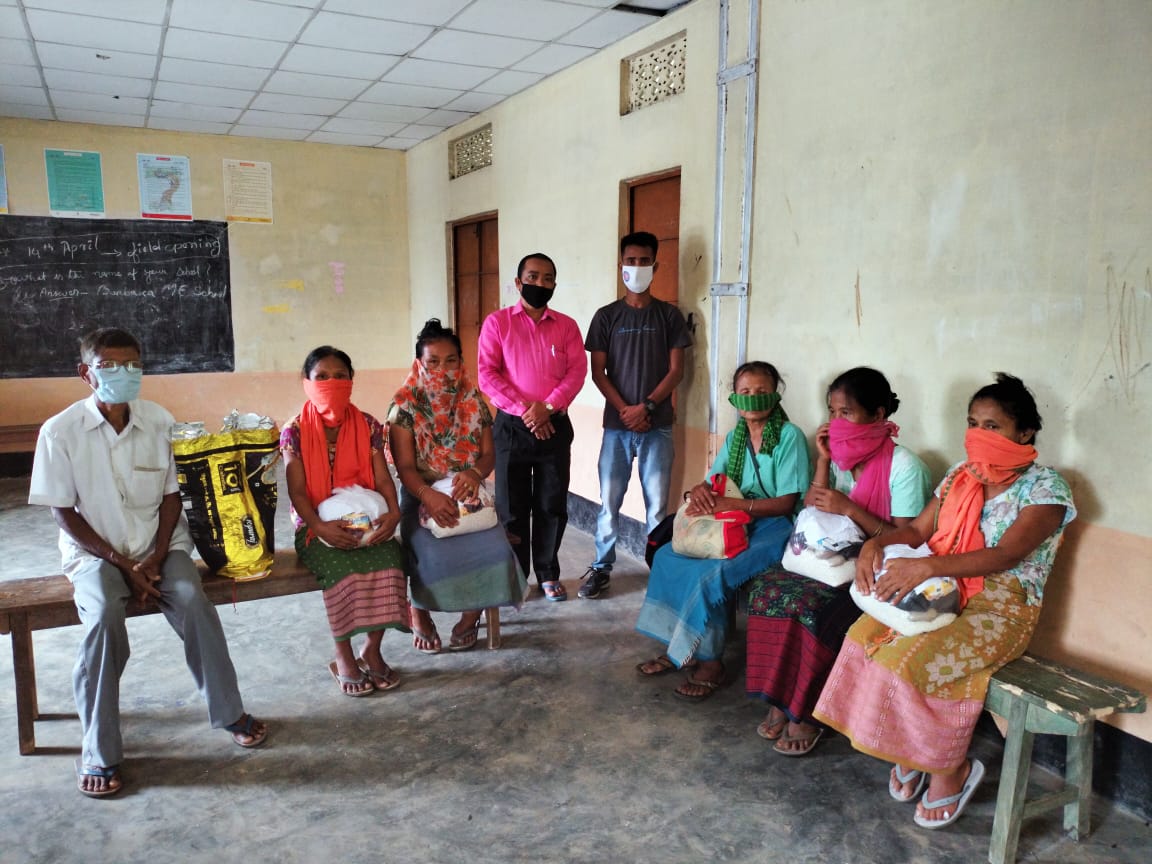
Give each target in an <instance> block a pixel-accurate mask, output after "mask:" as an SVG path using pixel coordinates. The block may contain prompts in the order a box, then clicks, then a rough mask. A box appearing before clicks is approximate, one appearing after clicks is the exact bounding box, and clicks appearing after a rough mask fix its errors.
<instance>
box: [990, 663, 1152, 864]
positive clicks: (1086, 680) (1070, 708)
mask: <svg viewBox="0 0 1152 864" xmlns="http://www.w3.org/2000/svg"><path fill="white" fill-rule="evenodd" d="M1145 706H1146V701H1145V696H1144V694H1143V693H1140V692H1138V691H1136V690H1133V689H1131V688H1129V687H1125V686H1123V685H1121V684H1117V683H1115V682H1113V681H1108V680H1106V679H1104V678H1100V677H1098V676H1096V675H1090V674H1088V673H1087V672H1081V671H1079V670H1077V669H1071V668H1069V667H1067V666H1061V665H1060V664H1059V663H1053V662H1051V661H1048V660H1040V659H1037V658H1036V657H1031V656H1028V655H1025V656H1023V657H1021V658H1020V659H1018V660H1014V661H1013V662H1011V663H1009V664H1008V665H1007V666H1005V667H1004V668H1003V669H1001V670H1000V671H999V672H997V673H996V674H995V675H994V676H993V677H992V683H991V685H990V686H989V688H988V696H987V698H986V699H985V701H984V707H985V708H986V709H987V710H989V711H991V712H992V713H994V714H999V715H1000V716H1001V717H1004V718H1006V719H1007V721H1008V736H1007V740H1006V741H1005V744H1004V765H1003V768H1002V769H1001V772H1000V792H999V794H998V795H997V798H996V819H995V821H994V822H993V824H992V843H991V845H990V846H989V849H988V860H989V861H990V862H992V864H1010V862H1014V861H1015V860H1016V844H1017V841H1018V840H1019V839H1020V823H1021V822H1022V821H1023V820H1024V819H1025V818H1027V817H1029V816H1035V815H1037V814H1039V813H1046V812H1047V811H1049V810H1052V809H1053V808H1056V807H1061V806H1062V807H1063V808H1064V830H1065V831H1067V832H1068V833H1069V836H1071V837H1072V839H1073V840H1079V839H1080V838H1081V837H1083V836H1086V835H1087V834H1088V832H1089V830H1090V827H1091V826H1090V821H1091V820H1090V813H1091V807H1092V733H1093V728H1094V726H1095V725H1096V718H1098V717H1107V716H1108V715H1109V714H1112V713H1114V712H1120V713H1127V712H1132V713H1137V714H1138V713H1141V712H1143V711H1144V709H1145ZM1037 734H1042V735H1064V736H1066V737H1067V738H1068V757H1067V766H1066V768H1065V772H1064V788H1063V789H1062V790H1061V791H1060V792H1057V793H1054V794H1052V795H1045V796H1044V797H1042V798H1037V799H1036V800H1035V801H1026V800H1025V798H1026V796H1027V792H1028V769H1029V768H1030V767H1031V764H1032V743H1033V740H1034V738H1035V736H1036V735H1037Z"/></svg>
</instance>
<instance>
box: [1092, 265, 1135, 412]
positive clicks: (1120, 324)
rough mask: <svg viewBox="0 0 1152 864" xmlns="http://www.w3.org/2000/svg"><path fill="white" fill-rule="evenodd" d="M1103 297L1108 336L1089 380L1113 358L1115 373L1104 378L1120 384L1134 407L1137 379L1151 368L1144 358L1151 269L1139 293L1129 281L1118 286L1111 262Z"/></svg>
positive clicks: (1121, 391)
mask: <svg viewBox="0 0 1152 864" xmlns="http://www.w3.org/2000/svg"><path fill="white" fill-rule="evenodd" d="M1104 299H1105V311H1106V313H1107V315H1108V338H1107V342H1106V344H1105V345H1104V347H1103V349H1102V350H1101V351H1100V356H1099V357H1098V358H1097V360H1096V366H1095V368H1093V370H1092V374H1091V375H1090V376H1089V381H1091V380H1092V378H1094V377H1095V376H1096V373H1097V372H1099V371H1100V367H1101V366H1103V365H1104V362H1105V360H1109V361H1111V365H1112V372H1111V373H1110V374H1108V375H1105V376H1104V380H1105V381H1106V382H1110V383H1112V384H1114V385H1115V386H1116V387H1118V388H1119V390H1120V393H1121V395H1122V396H1123V397H1124V401H1125V402H1127V403H1128V404H1129V405H1130V406H1132V407H1135V406H1136V404H1137V398H1136V385H1137V383H1138V382H1137V379H1138V378H1139V376H1141V375H1143V374H1144V373H1145V372H1147V371H1148V370H1149V369H1150V368H1152V361H1148V360H1145V348H1146V346H1147V345H1148V335H1149V331H1148V329H1147V323H1148V307H1149V305H1152V303H1150V301H1152V268H1148V269H1147V270H1145V271H1144V290H1143V291H1142V292H1138V291H1137V290H1136V286H1135V285H1130V284H1129V283H1128V281H1127V280H1123V281H1121V282H1120V284H1119V285H1117V284H1116V273H1115V271H1114V270H1113V268H1112V266H1111V265H1109V266H1108V268H1107V270H1106V271H1105V281H1104ZM1081 392H1083V391H1081Z"/></svg>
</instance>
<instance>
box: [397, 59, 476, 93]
mask: <svg viewBox="0 0 1152 864" xmlns="http://www.w3.org/2000/svg"><path fill="white" fill-rule="evenodd" d="M494 74H496V70H495V69H492V68H490V67H486V66H464V65H462V64H459V63H434V62H432V61H431V60H417V59H416V58H414V57H409V58H408V59H407V60H401V61H400V62H399V63H398V64H397V65H396V67H395V68H394V69H392V70H391V71H389V73H388V74H387V75H385V76H384V80H385V81H394V82H395V83H397V84H418V85H420V86H422V87H448V88H455V89H457V90H471V89H472V88H473V87H475V86H476V85H477V84H479V83H480V82H481V81H487V80H488V79H489V78H491V77H492V76H493V75H494Z"/></svg>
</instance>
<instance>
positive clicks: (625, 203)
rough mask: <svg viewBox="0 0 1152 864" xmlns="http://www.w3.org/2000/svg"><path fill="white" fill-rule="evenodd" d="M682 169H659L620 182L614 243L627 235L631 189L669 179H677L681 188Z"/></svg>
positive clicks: (682, 167)
mask: <svg viewBox="0 0 1152 864" xmlns="http://www.w3.org/2000/svg"><path fill="white" fill-rule="evenodd" d="M683 169H684V166H683V165H676V166H674V167H672V168H661V169H660V170H659V171H653V172H651V173H650V174H640V175H639V176H637V177H629V178H627V179H625V180H621V181H620V195H619V201H618V204H617V211H616V212H617V213H618V214H619V216H618V217H617V223H618V224H617V226H616V228H617V231H616V242H617V243H619V242H620V238H621V237H623V236H624V235H625V234H627V233H628V230H629V229H628V217H629V216H630V215H631V214H632V208H631V207H630V206H629V204H630V202H629V200H628V197H629V195H630V194H631V192H632V188H633V187H634V186H644V185H645V184H647V183H655V182H656V181H658V180H667V179H668V178H669V177H679V178H680V182H681V187H683V182H684V170H683ZM681 203H683V199H681ZM616 252H617V255H616V258H617V260H619V258H620V255H619V252H620V250H619V249H617V250H616Z"/></svg>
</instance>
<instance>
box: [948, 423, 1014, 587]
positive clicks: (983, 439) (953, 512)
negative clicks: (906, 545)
mask: <svg viewBox="0 0 1152 864" xmlns="http://www.w3.org/2000/svg"><path fill="white" fill-rule="evenodd" d="M964 450H965V452H966V453H967V455H968V461H967V462H965V463H964V464H963V465H961V466H959V467H958V468H957V469H956V470H955V471H953V472H952V473H951V474H950V475H949V476H948V477H946V478H945V480H944V486H943V488H942V489H941V490H940V507H939V509H938V510H937V511H936V526H935V528H936V530H935V532H934V533H933V534H932V536H931V537H930V538H928V547H929V548H930V549H931V550H932V554H933V555H958V554H960V553H962V552H973V551H975V550H977V549H983V548H984V534H983V533H982V532H981V531H980V515H981V513H982V512H983V510H984V485H985V484H992V485H1000V484H1003V483H1012V482H1015V480H1016V478H1017V477H1019V476H1020V475H1021V474H1023V473H1024V472H1025V471H1026V470H1028V468H1029V467H1030V466H1031V465H1032V463H1033V462H1035V461H1036V448H1035V447H1033V446H1032V445H1031V444H1017V443H1015V442H1014V441H1011V440H1009V439H1007V438H1005V437H1004V436H1003V435H999V434H997V433H995V432H989V431H988V430H986V429H969V430H968V432H967V434H966V435H965V436H964ZM957 582H958V583H959V586H960V597H961V600H962V602H963V603H964V604H965V605H967V603H968V599H969V598H970V597H974V596H975V595H977V594H979V593H980V592H981V591H983V590H984V577H983V576H968V577H965V578H963V579H958V580H957Z"/></svg>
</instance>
